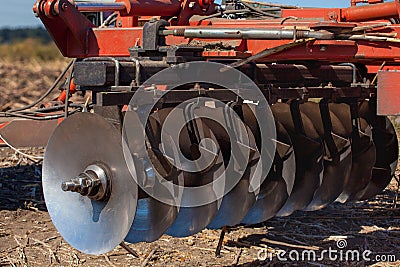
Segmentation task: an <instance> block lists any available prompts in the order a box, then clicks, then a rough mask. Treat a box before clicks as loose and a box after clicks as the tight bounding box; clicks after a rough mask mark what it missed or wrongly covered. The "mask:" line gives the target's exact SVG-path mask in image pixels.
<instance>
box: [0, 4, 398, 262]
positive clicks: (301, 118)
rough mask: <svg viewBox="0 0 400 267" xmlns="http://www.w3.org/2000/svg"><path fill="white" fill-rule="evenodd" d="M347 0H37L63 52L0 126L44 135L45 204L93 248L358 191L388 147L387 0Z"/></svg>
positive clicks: (390, 153)
mask: <svg viewBox="0 0 400 267" xmlns="http://www.w3.org/2000/svg"><path fill="white" fill-rule="evenodd" d="M359 2H369V4H368V5H362V6H358V5H357V4H358V3H359ZM351 4H352V7H350V8H299V7H294V6H283V5H277V4H268V3H258V2H250V1H247V0H232V1H230V0H226V1H223V3H222V4H220V5H219V4H216V3H214V2H213V1H212V0H158V1H154V0H143V1H142V0H118V1H116V2H114V1H96V2H94V1H75V2H74V1H67V0H38V1H37V3H36V4H35V6H34V12H35V14H36V15H37V16H38V17H39V18H40V19H41V20H42V22H43V24H44V25H45V27H46V28H47V30H48V31H49V33H50V34H51V35H52V37H53V39H54V41H55V43H56V44H57V45H58V47H59V49H60V51H61V52H62V54H63V55H64V56H66V57H71V58H75V60H74V61H73V62H71V63H70V65H69V66H68V67H70V68H71V71H70V74H69V75H68V72H67V70H66V71H65V72H64V73H63V75H62V77H63V76H68V77H67V79H66V80H65V79H64V80H65V82H63V85H62V86H61V87H60V88H61V94H60V96H59V97H58V98H57V99H55V100H53V101H50V102H48V103H46V104H45V105H43V106H42V107H40V108H38V109H33V110H32V107H33V105H30V106H28V107H25V108H20V109H14V110H6V111H2V112H1V113H0V114H1V115H2V116H3V117H9V118H12V117H18V119H15V120H11V121H8V122H5V123H3V124H0V140H1V139H2V140H3V141H4V142H5V143H7V144H8V145H10V146H13V147H24V146H45V145H46V143H47V141H48V140H49V141H48V143H47V148H46V153H45V158H44V165H43V189H44V195H45V200H46V204H47V208H48V211H49V213H50V216H51V218H52V220H53V223H54V225H55V226H56V228H57V229H58V231H59V232H60V233H61V235H62V236H63V237H64V238H65V239H66V241H67V242H69V243H70V244H71V245H72V246H73V247H75V248H77V249H78V250H80V251H83V252H85V253H90V254H101V253H105V252H107V251H110V250H112V249H113V248H114V247H115V246H117V245H118V244H120V243H121V242H122V241H123V240H125V241H127V242H130V243H137V242H152V241H155V240H157V239H158V238H160V236H162V235H163V234H168V235H171V236H175V237H185V236H190V235H193V234H195V233H197V232H199V231H201V230H202V229H204V228H211V229H219V228H223V227H226V226H235V225H238V224H246V225H253V224H258V223H262V222H265V221H267V220H268V219H270V218H272V217H274V216H289V215H291V214H292V213H293V212H295V211H297V210H306V211H314V210H319V209H322V208H324V207H326V206H328V205H329V204H331V203H333V202H335V201H338V202H341V203H345V202H349V201H357V200H365V199H368V198H371V197H373V196H375V195H377V194H379V193H380V192H382V191H383V190H384V189H385V187H386V186H387V185H388V184H389V183H390V181H391V179H392V177H393V175H394V172H395V169H396V166H397V160H398V154H399V153H398V142H397V136H396V132H395V129H394V127H393V125H392V123H391V122H390V120H389V119H388V118H387V117H386V116H387V115H396V114H399V113H400V109H399V106H398V100H399V98H400V94H399V91H398V90H397V88H395V86H397V82H396V81H398V80H399V78H400V72H398V69H399V64H400V39H399V38H398V34H400V27H399V26H398V23H399V22H400V16H399V15H400V13H399V12H400V2H399V1H398V0H396V1H394V2H385V3H384V2H383V1H379V0H374V1H351ZM62 77H61V78H60V79H59V80H58V81H57V82H56V83H55V85H54V86H53V87H52V88H51V90H49V91H48V92H47V93H46V95H45V96H44V97H46V96H47V95H49V94H50V93H51V92H52V90H54V89H55V88H56V87H57V84H59V83H60V81H64V80H62ZM76 92H80V93H81V94H85V93H87V92H91V95H90V97H88V98H87V99H88V101H86V102H85V103H72V102H71V101H69V97H70V96H71V95H72V94H74V93H76ZM86 95H87V94H86ZM44 97H43V98H41V99H39V101H37V102H36V103H35V104H38V103H39V102H40V101H42V100H43V99H44ZM27 131H28V132H27Z"/></svg>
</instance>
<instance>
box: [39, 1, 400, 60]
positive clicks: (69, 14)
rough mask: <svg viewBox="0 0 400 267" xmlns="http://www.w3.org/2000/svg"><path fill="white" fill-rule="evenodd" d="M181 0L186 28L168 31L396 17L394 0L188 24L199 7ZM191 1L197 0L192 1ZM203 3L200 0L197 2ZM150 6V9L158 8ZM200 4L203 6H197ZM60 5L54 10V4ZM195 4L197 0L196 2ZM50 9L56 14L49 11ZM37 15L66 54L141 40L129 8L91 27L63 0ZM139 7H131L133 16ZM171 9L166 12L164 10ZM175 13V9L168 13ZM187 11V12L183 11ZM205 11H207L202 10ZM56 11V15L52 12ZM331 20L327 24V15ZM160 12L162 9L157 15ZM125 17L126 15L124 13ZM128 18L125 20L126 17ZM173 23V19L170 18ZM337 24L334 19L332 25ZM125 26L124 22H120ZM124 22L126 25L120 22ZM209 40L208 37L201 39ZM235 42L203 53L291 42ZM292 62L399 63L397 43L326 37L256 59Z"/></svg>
mask: <svg viewBox="0 0 400 267" xmlns="http://www.w3.org/2000/svg"><path fill="white" fill-rule="evenodd" d="M120 1H123V2H124V3H131V4H135V5H136V4H137V3H138V2H136V1H133V0H120ZM167 3H170V4H171V6H173V7H174V8H175V5H177V2H172V1H171V0H163V1H160V4H159V5H160V6H161V5H162V6H163V5H165V4H167ZM185 3H186V2H185V1H183V2H181V4H182V9H181V10H180V13H179V14H178V15H177V19H176V20H175V24H178V25H186V24H189V25H187V26H171V27H168V29H179V28H185V27H188V26H190V27H215V28H237V27H238V23H240V27H241V28H252V29H255V28H268V27H271V28H272V27H273V28H286V29H287V28H294V27H297V28H302V27H307V28H321V27H325V28H337V29H340V28H346V27H348V28H352V27H355V26H366V25H372V24H376V22H375V21H372V22H371V21H370V22H364V23H354V22H346V23H340V21H348V20H351V21H359V20H366V19H368V20H374V19H383V18H386V19H389V18H391V17H398V14H399V13H398V11H399V6H400V3H399V0H396V1H394V2H389V3H381V4H374V5H370V6H360V7H350V8H343V9H337V8H336V9H335V8H333V9H332V8H322V9H319V8H317V9H316V8H310V9H284V10H282V16H283V17H298V18H307V17H313V18H315V17H321V18H322V19H323V20H325V22H323V21H322V22H320V21H315V20H309V21H307V20H298V21H297V20H293V19H289V20H286V21H285V23H284V24H283V25H282V20H280V19H279V20H263V21H260V20H245V21H239V22H238V21H210V20H208V21H202V22H197V21H193V22H190V23H188V22H187V21H186V20H187V18H189V17H190V16H191V15H194V14H198V13H199V12H200V11H199V10H189V9H186V8H185V5H186V4H185ZM196 3H197V2H196ZM202 3H203V2H202ZM157 5H158V4H154V6H153V9H154V10H157V12H158V11H159V10H158V9H157V8H156V7H157ZM203 5H204V4H203ZM60 6H61V7H62V8H59V7H60ZM197 6H199V7H200V4H197ZM52 8H53V9H56V12H51V10H52ZM34 10H35V12H36V13H37V14H38V16H39V17H40V19H41V20H42V21H43V23H44V25H45V26H46V28H47V29H48V31H49V32H50V33H51V34H52V36H53V38H54V40H55V41H56V43H57V45H58V47H59V48H60V50H61V52H62V53H63V55H64V56H66V57H72V58H85V57H109V56H113V57H125V56H129V51H128V48H130V47H133V46H135V45H141V43H142V40H141V39H142V33H143V32H142V27H132V26H131V25H134V24H136V23H138V20H132V18H135V17H134V16H133V15H132V13H134V12H135V9H128V10H127V11H126V12H125V13H122V14H121V19H124V22H125V23H123V25H122V27H121V28H96V27H95V26H94V25H92V24H91V23H90V22H89V21H88V20H87V19H86V18H85V17H84V16H83V15H82V14H81V13H80V12H79V11H78V10H77V9H76V8H75V7H74V5H73V4H71V3H69V2H68V1H67V0H39V1H38V3H37V4H36V5H35V8H34ZM141 12H143V14H144V13H146V12H147V11H146V12H145V10H141V9H140V8H138V9H137V13H136V14H140V13H141ZM169 12H171V14H172V13H173V12H172V11H171V10H169V11H168V12H166V13H165V14H167V13H169ZM174 12H175V11H174ZM187 12H190V14H189V13H187ZM202 12H203V13H207V12H208V11H204V10H203V11H202ZM54 13H56V14H54ZM333 13H335V14H337V15H338V16H337V17H335V16H334V17H335V18H336V19H337V22H333V21H331V20H332V14H333ZM163 14H164V13H163ZM126 16H130V17H126ZM128 18H130V20H129V19H128ZM173 21H174V20H173ZM338 22H339V23H338ZM124 24H125V25H124ZM126 25H128V26H126ZM379 30H380V32H385V33H391V34H393V35H394V36H395V35H397V36H400V27H399V26H397V25H391V26H387V27H384V29H379ZM190 41H192V40H190V39H185V38H183V37H176V36H168V37H166V43H167V45H178V44H188V43H189V42H190ZM202 41H205V42H207V41H213V40H202ZM237 41H238V43H239V45H238V46H236V48H235V49H233V50H232V51H224V52H220V51H215V52H213V51H211V52H210V51H207V52H204V54H203V56H205V57H206V58H216V57H220V58H241V57H243V55H254V54H257V53H259V52H260V51H263V50H265V49H268V48H272V47H276V46H279V45H283V44H286V43H289V42H290V41H291V40H268V41H262V40H237ZM282 60H284V61H295V60H323V61H329V62H356V63H364V64H368V65H381V64H382V62H383V61H386V62H387V64H389V65H391V64H392V65H397V64H398V63H400V44H399V43H390V44H388V43H387V42H376V41H375V42H372V41H345V40H329V41H323V40H320V41H314V42H310V43H307V44H305V45H302V46H298V47H295V48H292V49H288V50H286V51H284V52H281V53H277V54H274V55H272V56H270V57H268V58H265V59H262V60H260V62H270V61H282Z"/></svg>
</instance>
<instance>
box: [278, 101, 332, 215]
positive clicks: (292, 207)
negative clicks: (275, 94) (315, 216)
mask: <svg viewBox="0 0 400 267" xmlns="http://www.w3.org/2000/svg"><path fill="white" fill-rule="evenodd" d="M272 112H273V114H274V116H275V119H276V120H278V121H279V122H280V123H282V125H283V126H284V127H285V129H286V130H287V131H288V133H289V135H290V138H291V140H292V142H293V147H294V153H295V158H296V178H295V182H294V187H293V191H292V193H291V194H290V196H289V198H288V200H287V202H286V203H285V205H284V206H283V207H282V209H281V210H280V211H279V212H278V214H277V216H288V215H290V214H292V213H293V212H294V211H296V210H302V209H305V208H306V207H307V206H308V205H309V204H310V202H311V201H312V200H313V197H314V194H315V191H316V190H317V189H318V188H319V186H320V185H321V182H322V175H323V168H324V167H323V153H324V152H323V151H324V150H323V145H322V141H321V139H320V137H319V135H318V133H317V131H316V130H315V128H314V126H313V124H312V122H311V120H310V119H309V118H308V117H307V116H306V115H305V114H304V113H301V112H299V118H295V117H294V116H295V113H293V111H291V107H290V106H289V105H288V104H284V103H277V104H275V105H273V106H272ZM296 120H298V121H296ZM296 125H297V126H296ZM298 125H302V128H303V129H301V131H303V132H300V129H298Z"/></svg>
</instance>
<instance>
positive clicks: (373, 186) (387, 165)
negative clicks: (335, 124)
mask: <svg viewBox="0 0 400 267" xmlns="http://www.w3.org/2000/svg"><path fill="white" fill-rule="evenodd" d="M360 116H361V117H363V118H365V119H366V120H367V122H368V123H369V124H371V125H372V138H373V141H374V143H375V146H376V162H375V166H374V168H373V169H372V178H371V181H370V182H369V184H368V185H367V186H366V187H365V188H364V189H363V190H362V191H361V192H359V193H358V194H357V196H356V198H357V199H359V200H366V199H369V198H372V197H374V196H375V195H377V194H379V193H381V192H382V191H383V190H384V189H385V188H386V187H387V186H388V185H389V183H390V181H391V180H392V178H393V176H394V173H395V171H396V167H397V163H398V155H399V148H398V147H399V146H398V138H397V135H396V130H395V129H394V127H393V124H392V123H391V121H390V120H389V119H388V118H387V117H384V116H377V115H376V108H374V105H373V104H372V103H369V102H368V101H363V102H362V103H361V105H360Z"/></svg>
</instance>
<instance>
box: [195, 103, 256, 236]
mask: <svg viewBox="0 0 400 267" xmlns="http://www.w3.org/2000/svg"><path fill="white" fill-rule="evenodd" d="M195 113H196V115H197V116H198V117H201V118H203V119H202V120H203V121H204V122H205V123H206V125H207V126H208V127H209V128H210V130H211V131H212V132H213V133H214V135H215V137H216V138H217V140H218V144H219V146H220V147H221V151H222V154H223V156H224V162H225V168H227V167H228V164H229V163H230V164H232V165H231V166H236V167H237V168H239V169H240V170H241V171H242V172H243V173H240V172H235V173H233V175H237V177H236V178H234V177H231V176H230V175H229V178H228V179H240V180H239V181H238V183H237V184H236V185H235V186H234V188H232V189H231V190H230V191H229V192H228V193H227V194H225V195H224V197H223V199H222V202H221V206H220V207H219V210H218V213H217V214H216V216H215V217H214V219H213V220H212V221H211V223H210V224H209V225H208V226H207V228H209V229H219V228H222V227H223V226H234V225H237V224H239V223H240V222H241V220H242V219H243V218H244V216H246V214H247V212H248V211H249V210H250V209H251V207H252V206H253V205H254V203H255V201H256V197H257V193H258V192H253V191H251V190H250V179H251V177H253V175H257V173H256V172H255V167H256V163H257V161H258V159H259V153H258V152H257V147H256V144H255V139H254V136H253V134H252V132H251V130H250V129H249V128H248V127H246V126H245V125H244V124H243V123H242V121H241V120H240V118H239V117H237V116H229V115H228V114H224V108H209V107H201V108H197V109H196V111H195ZM225 116H226V118H225ZM226 119H228V120H232V121H234V122H235V123H232V124H231V125H233V124H236V123H237V122H238V123H242V124H241V125H242V127H240V126H238V127H237V129H233V131H230V130H229V129H228V125H230V123H227V122H226ZM236 120H237V121H236ZM227 131H230V134H228V132H227ZM242 134H244V135H246V136H247V137H248V141H249V142H248V144H242V143H241V141H240V138H239V137H240V136H241V135H242ZM240 146H241V147H240ZM242 147H246V148H245V149H250V150H247V152H248V155H247V157H248V158H244V157H245V155H243V154H241V155H239V154H238V153H240V150H241V149H242ZM233 151H234V152H233Z"/></svg>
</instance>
